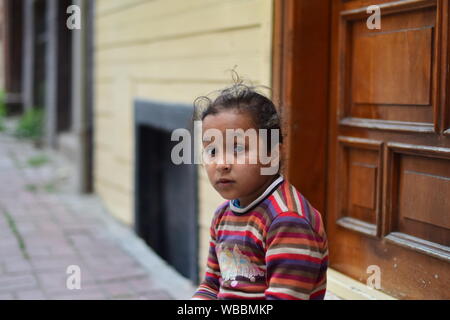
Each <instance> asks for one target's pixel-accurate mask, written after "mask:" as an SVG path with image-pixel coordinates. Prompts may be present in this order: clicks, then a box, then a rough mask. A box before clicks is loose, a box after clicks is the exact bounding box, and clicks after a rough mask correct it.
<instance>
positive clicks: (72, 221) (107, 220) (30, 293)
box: [0, 133, 189, 300]
mask: <svg viewBox="0 0 450 320" xmlns="http://www.w3.org/2000/svg"><path fill="white" fill-rule="evenodd" d="M0 149H2V150H6V152H1V153H0V181H8V184H0V252H1V255H0V299H20V300H42V299H57V300H66V299H70V300H72V299H83V300H85V299H114V300H127V299H173V297H174V296H176V295H177V294H178V291H179V290H178V288H180V286H176V285H175V286H173V287H174V293H173V294H172V293H170V292H169V291H170V290H168V289H167V288H166V287H167V286H166V287H164V289H163V288H162V287H161V283H163V282H164V281H168V282H169V283H173V281H174V279H172V278H171V279H165V278H164V277H161V276H160V271H161V269H159V270H158V274H155V273H156V272H154V271H152V270H150V269H149V267H148V266H149V265H158V266H160V267H159V268H161V267H162V266H163V264H158V263H154V262H152V261H153V260H152V261H149V260H148V259H153V257H156V256H155V255H154V254H153V253H152V254H150V252H151V249H149V248H148V247H140V245H141V241H140V240H139V238H138V237H137V236H136V235H135V234H134V232H132V231H130V233H127V238H126V239H125V240H124V238H123V235H122V234H118V233H117V232H118V230H119V229H117V228H115V227H114V228H111V226H112V225H114V223H116V222H114V221H115V220H114V218H113V217H112V216H111V215H110V213H109V212H108V211H107V210H106V209H105V207H104V206H103V204H102V201H101V200H100V199H99V198H98V197H97V196H96V195H80V194H76V193H75V192H74V191H73V189H71V188H72V182H71V176H69V177H68V178H67V179H65V180H63V179H61V177H62V175H63V174H65V175H67V174H70V172H72V171H73V170H72V168H71V167H70V165H69V164H68V163H67V162H65V160H64V159H62V158H61V157H59V156H58V154H57V153H55V152H53V151H52V150H45V154H48V156H49V158H51V161H50V162H49V163H48V164H45V165H44V166H42V167H40V168H33V167H29V166H28V165H27V162H28V159H29V158H30V157H32V156H35V155H38V154H42V153H43V152H44V151H43V150H36V149H34V148H33V147H32V146H30V145H28V144H27V143H23V142H19V141H16V140H15V139H13V138H11V137H7V136H5V135H4V134H1V133H0ZM12 155H13V156H14V158H12ZM18 165H19V167H18ZM56 180H58V181H61V183H62V184H61V185H57V191H56V192H54V193H48V192H45V191H42V189H38V190H37V191H36V192H30V191H28V190H27V188H28V187H27V186H29V185H37V186H44V185H45V184H46V183H48V182H49V181H56ZM64 184H65V185H64ZM60 187H61V188H60ZM2 210H6V211H7V212H8V213H9V215H10V217H11V218H12V219H13V220H14V224H15V225H16V231H15V232H16V233H15V232H13V231H12V230H11V227H10V225H9V222H8V221H7V219H6V217H5V216H4V214H3V211H2ZM120 228H122V229H120V230H125V229H126V227H123V226H121V227H120ZM121 232H123V231H121ZM127 232H129V231H127ZM19 240H20V241H23V242H24V244H25V248H24V249H21V248H20V247H19ZM124 242H125V243H126V245H125V246H124ZM128 242H130V244H129V243H128ZM131 243H132V244H131ZM137 244H139V249H136V250H133V249H132V248H133V246H134V245H137ZM142 250H144V251H145V253H149V254H148V258H147V260H145V263H144V262H143V261H144V260H143V259H142V258H141V255H142V253H143V252H144V251H142ZM136 252H138V253H139V256H136ZM25 257H28V258H29V260H28V259H25ZM158 261H159V260H158ZM69 265H77V266H79V267H80V268H81V290H69V289H67V284H66V282H67V279H68V277H69V276H70V274H67V267H68V266H69ZM169 274H170V273H169ZM166 277H167V276H166ZM186 298H189V297H186Z"/></svg>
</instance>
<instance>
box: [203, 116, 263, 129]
mask: <svg viewBox="0 0 450 320" xmlns="http://www.w3.org/2000/svg"><path fill="white" fill-rule="evenodd" d="M202 128H203V132H205V131H206V130H208V129H217V130H220V131H222V132H224V133H225V130H226V129H243V130H244V131H245V130H247V129H250V128H255V125H254V122H253V119H252V117H251V115H250V114H249V113H248V112H242V111H237V110H229V111H221V112H219V113H217V114H211V115H208V116H206V117H205V119H203V126H202Z"/></svg>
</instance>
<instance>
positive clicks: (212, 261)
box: [192, 222, 220, 300]
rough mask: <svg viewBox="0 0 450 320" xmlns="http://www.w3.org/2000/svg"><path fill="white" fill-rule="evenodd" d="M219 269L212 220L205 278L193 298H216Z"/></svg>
mask: <svg viewBox="0 0 450 320" xmlns="http://www.w3.org/2000/svg"><path fill="white" fill-rule="evenodd" d="M219 278H220V269H219V262H218V260H217V255H216V235H215V229H214V222H213V224H212V225H211V228H210V241H209V253H208V260H207V264H206V272H205V278H204V280H203V281H202V282H201V283H200V285H199V287H198V289H197V291H196V293H195V294H194V296H193V297H192V299H193V300H217V294H218V292H219V286H220V284H219Z"/></svg>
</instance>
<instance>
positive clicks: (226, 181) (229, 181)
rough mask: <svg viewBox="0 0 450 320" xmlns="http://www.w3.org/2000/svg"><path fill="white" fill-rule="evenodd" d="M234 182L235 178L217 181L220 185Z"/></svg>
mask: <svg viewBox="0 0 450 320" xmlns="http://www.w3.org/2000/svg"><path fill="white" fill-rule="evenodd" d="M233 183H234V180H230V179H219V180H217V181H216V184H217V185H219V186H229V185H231V184H233Z"/></svg>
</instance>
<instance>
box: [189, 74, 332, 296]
mask: <svg viewBox="0 0 450 320" xmlns="http://www.w3.org/2000/svg"><path fill="white" fill-rule="evenodd" d="M203 98H204V97H203ZM202 101H206V102H207V105H206V108H205V109H204V111H203V112H202V113H201V115H200V117H199V118H200V119H201V121H202V130H203V136H204V140H203V146H204V150H205V153H206V154H205V159H207V160H208V161H206V162H207V163H206V164H205V168H206V171H207V174H208V178H209V181H210V182H211V184H212V185H213V187H214V188H215V189H216V190H217V192H218V193H219V194H220V195H221V196H222V197H223V198H225V199H227V200H228V201H226V202H225V203H223V204H222V205H221V206H219V208H218V209H217V210H216V212H215V213H214V217H213V220H212V223H211V228H210V234H211V237H210V247H209V256H208V261H207V268H206V274H205V279H204V280H203V282H201V284H200V286H199V288H198V290H197V292H196V293H195V295H194V297H193V299H304V300H306V299H323V298H324V296H325V291H326V271H327V266H328V247H327V237H326V234H325V230H324V225H323V222H322V218H321V215H320V213H319V212H318V211H317V210H316V209H314V208H313V207H312V206H311V204H310V203H309V202H308V201H307V200H306V199H305V198H304V197H303V196H302V195H301V194H300V193H299V192H298V191H297V190H296V189H295V187H294V186H292V185H291V184H289V182H288V181H287V180H286V179H285V178H284V177H283V176H282V175H281V174H279V173H276V174H272V175H263V174H262V173H261V172H262V171H261V169H262V168H264V167H266V166H267V164H263V163H261V161H257V162H256V163H255V162H253V163H251V161H246V162H245V163H242V161H240V162H239V161H237V160H238V159H239V158H240V159H241V160H242V158H243V159H246V160H249V158H250V157H251V156H252V155H254V154H255V153H257V151H256V150H255V146H254V145H250V144H249V142H248V141H241V144H238V143H236V142H235V141H234V140H235V139H232V140H233V141H225V140H226V139H225V138H224V139H223V140H224V141H223V146H221V145H218V143H222V141H220V140H219V139H211V138H208V137H206V138H205V135H206V133H207V132H209V131H211V130H216V132H217V130H219V131H220V132H221V133H222V135H223V137H226V136H227V135H226V131H227V129H228V130H230V129H233V130H239V129H241V130H244V131H247V130H252V129H254V130H256V131H257V132H260V131H259V129H266V130H267V131H269V134H267V136H265V137H264V138H267V137H270V136H271V132H272V131H273V130H278V131H279V130H280V127H281V126H280V118H279V116H278V114H277V111H276V109H275V107H274V105H273V103H272V101H270V100H269V99H267V98H266V97H264V96H263V95H261V94H259V93H257V92H256V91H255V90H254V89H253V88H251V87H248V86H245V85H243V84H242V83H236V84H235V85H233V86H232V87H230V88H227V89H225V90H223V91H221V92H220V94H219V96H218V97H217V98H216V99H215V100H214V101H211V100H210V99H208V98H206V100H205V99H202ZM281 137H282V136H281V134H280V141H279V142H280V143H281V142H282V141H281ZM258 138H259V139H262V138H263V137H262V136H259V137H258ZM216 140H217V141H216ZM241 140H242V139H241ZM227 143H228V144H229V143H231V144H233V145H232V150H233V154H232V155H229V154H227V156H228V158H227V159H229V158H230V157H231V158H232V159H234V160H235V161H224V159H225V155H224V153H226V152H225V150H230V149H227V147H226V145H227ZM264 143H267V150H268V151H269V153H270V156H272V157H277V156H278V152H277V151H276V150H275V149H278V147H279V145H273V144H271V143H270V144H269V143H268V141H265V142H264ZM256 149H257V147H256ZM221 153H222V154H221ZM222 156H223V157H222Z"/></svg>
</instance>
